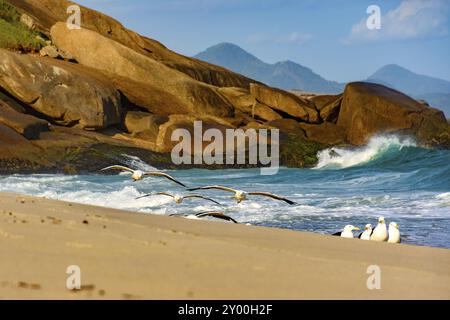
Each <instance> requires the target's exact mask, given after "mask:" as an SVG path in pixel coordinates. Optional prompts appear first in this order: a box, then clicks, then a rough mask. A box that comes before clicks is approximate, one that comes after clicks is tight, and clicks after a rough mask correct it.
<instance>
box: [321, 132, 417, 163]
mask: <svg viewBox="0 0 450 320" xmlns="http://www.w3.org/2000/svg"><path fill="white" fill-rule="evenodd" d="M416 146H417V145H416V143H415V142H414V141H413V140H411V139H409V138H408V139H401V138H399V137H397V136H375V137H372V138H371V139H370V141H369V143H368V144H367V145H366V146H364V147H361V148H354V149H344V148H335V147H333V148H329V149H326V150H322V151H320V152H319V153H318V154H317V156H318V158H319V162H318V163H317V166H316V167H315V169H326V168H330V169H336V168H338V169H341V168H349V167H354V166H357V165H361V164H365V163H368V162H370V161H372V160H374V159H376V158H378V157H380V156H381V155H383V154H385V153H386V152H388V151H392V150H396V151H400V150H401V149H402V148H404V147H416Z"/></svg>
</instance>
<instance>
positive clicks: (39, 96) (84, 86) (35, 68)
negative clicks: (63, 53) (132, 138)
mask: <svg viewBox="0 0 450 320" xmlns="http://www.w3.org/2000/svg"><path fill="white" fill-rule="evenodd" d="M0 61H2V64H1V65H0V87H1V88H3V89H4V90H6V91H7V92H9V93H10V94H11V95H12V96H14V97H15V98H17V99H18V100H20V101H21V102H23V103H25V104H27V105H29V106H30V107H31V108H33V109H34V110H36V111H37V112H39V113H40V114H42V115H45V116H46V117H48V118H51V119H52V120H53V121H54V122H55V123H58V124H62V125H68V126H73V125H78V126H79V127H81V128H84V129H102V128H106V127H108V126H111V125H114V124H118V123H120V121H121V98H120V94H119V92H118V91H117V90H116V89H115V88H114V86H112V85H111V84H109V83H108V79H107V78H105V77H102V76H101V75H100V74H98V73H94V72H92V71H90V70H88V69H85V68H82V67H80V66H78V65H73V64H70V63H66V62H63V61H57V60H53V59H45V58H37V57H35V56H31V55H19V54H16V53H12V52H9V51H6V50H2V49H0Z"/></svg>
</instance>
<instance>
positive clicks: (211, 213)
mask: <svg viewBox="0 0 450 320" xmlns="http://www.w3.org/2000/svg"><path fill="white" fill-rule="evenodd" d="M196 216H197V217H199V218H205V217H212V218H216V219H221V220H225V221H230V222H233V223H239V222H237V221H236V220H234V219H233V218H232V217H230V216H227V215H225V214H224V213H223V212H217V211H206V212H199V213H197V214H196Z"/></svg>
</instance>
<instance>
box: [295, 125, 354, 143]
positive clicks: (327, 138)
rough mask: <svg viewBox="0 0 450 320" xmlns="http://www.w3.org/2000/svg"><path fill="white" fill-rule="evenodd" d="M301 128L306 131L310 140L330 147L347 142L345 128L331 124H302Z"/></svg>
mask: <svg viewBox="0 0 450 320" xmlns="http://www.w3.org/2000/svg"><path fill="white" fill-rule="evenodd" d="M300 127H301V128H302V129H303V130H304V131H305V133H306V136H307V138H308V140H312V141H317V142H320V143H325V144H330V145H337V144H342V143H346V140H347V137H346V132H345V130H344V128H342V127H339V126H337V125H335V124H333V123H330V122H324V123H322V124H319V125H318V124H308V123H300Z"/></svg>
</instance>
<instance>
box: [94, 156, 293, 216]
mask: <svg viewBox="0 0 450 320" xmlns="http://www.w3.org/2000/svg"><path fill="white" fill-rule="evenodd" d="M109 170H116V171H122V172H124V171H125V172H130V173H131V178H132V179H133V181H134V182H136V181H140V180H143V179H144V178H145V177H162V178H165V179H168V180H170V181H172V182H174V183H176V184H178V185H180V186H182V187H184V188H186V189H187V191H198V190H221V191H226V192H230V193H234V197H233V198H234V199H235V200H236V202H237V203H241V202H242V201H245V200H247V199H248V196H260V197H266V198H270V199H273V200H278V201H284V202H286V203H288V204H290V205H296V204H297V203H295V202H294V201H292V200H289V199H287V198H285V197H281V196H278V195H276V194H273V193H270V192H245V191H242V190H236V189H233V188H230V187H226V186H219V185H214V186H205V187H197V188H187V186H186V185H185V184H184V183H182V182H180V181H178V180H177V179H175V178H174V177H172V176H171V175H169V174H167V173H164V172H161V171H147V172H146V171H142V170H134V169H131V168H128V167H125V166H122V165H114V166H110V167H106V168H104V169H101V170H100V171H109ZM152 196H166V197H170V198H172V199H173V200H174V202H175V203H176V204H181V203H182V202H183V201H184V200H185V199H202V200H206V201H210V202H213V203H215V204H218V205H220V206H221V204H220V203H219V202H218V201H216V200H214V199H211V198H209V197H205V196H203V195H200V194H187V195H184V196H180V195H174V194H171V193H168V192H159V193H154V194H153V193H150V194H146V195H143V196H140V197H138V198H136V199H142V198H146V197H152ZM172 216H181V217H184V218H187V219H202V218H207V217H210V218H216V219H221V220H225V221H230V222H233V223H238V222H237V221H236V220H234V219H233V218H231V217H229V216H227V215H225V214H224V213H223V212H216V211H207V212H200V213H197V214H181V215H180V214H176V215H172Z"/></svg>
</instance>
